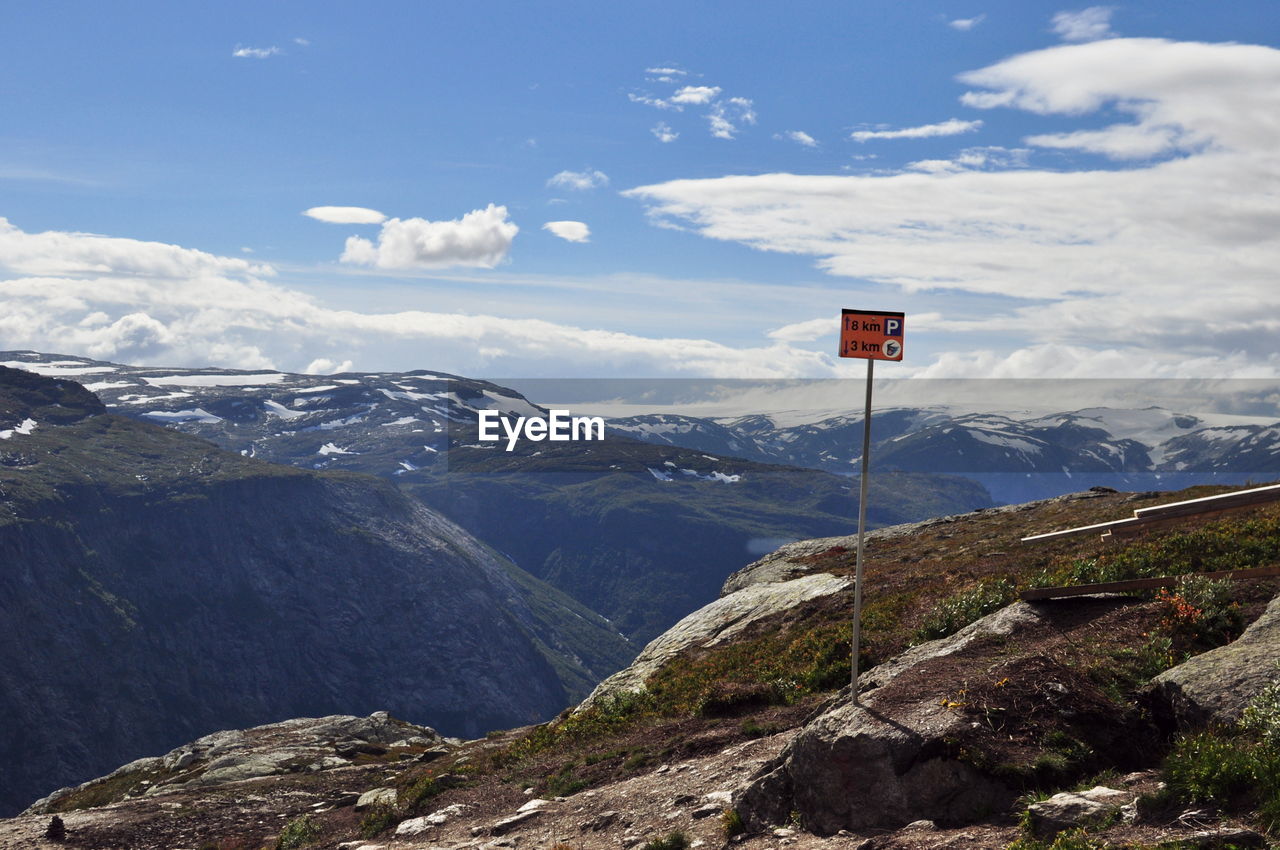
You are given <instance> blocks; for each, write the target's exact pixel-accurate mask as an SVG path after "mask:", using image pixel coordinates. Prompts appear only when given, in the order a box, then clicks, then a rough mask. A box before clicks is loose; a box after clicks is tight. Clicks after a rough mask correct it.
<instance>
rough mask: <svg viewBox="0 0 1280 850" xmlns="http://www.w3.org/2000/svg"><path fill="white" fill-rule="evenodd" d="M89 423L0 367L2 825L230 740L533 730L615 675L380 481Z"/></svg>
mask: <svg viewBox="0 0 1280 850" xmlns="http://www.w3.org/2000/svg"><path fill="white" fill-rule="evenodd" d="M101 411H102V407H101V405H100V403H99V402H98V401H97V399H96V398H94V396H93V395H92V394H90V393H88V392H86V391H84V390H83V389H81V388H79V387H78V386H77V385H76V384H73V383H70V382H60V381H54V380H50V379H45V378H38V377H36V376H32V375H28V374H24V373H19V372H14V371H13V370H7V369H3V370H0V417H2V420H0V716H3V717H5V718H6V721H7V722H6V724H5V730H4V732H3V733H0V764H4V765H5V770H4V771H3V772H0V810H5V811H12V810H15V809H17V808H20V807H21V806H22V805H25V804H28V803H30V802H31V801H32V800H33V799H35V798H36V797H38V796H40V795H41V794H44V793H47V792H48V791H50V790H52V789H53V788H55V787H57V786H59V785H65V784H68V783H70V782H76V781H80V780H83V779H86V778H88V777H90V776H93V775H96V774H100V773H102V772H103V771H104V770H106V769H109V768H110V767H112V766H113V765H116V764H119V763H121V762H123V761H129V760H131V759H134V758H137V757H138V756H141V755H148V754H155V753H158V752H162V751H164V750H166V749H169V748H171V747H173V746H174V745H176V744H179V743H181V742H183V741H187V740H190V739H192V738H195V737H198V736H200V735H204V734H207V733H209V732H212V731H214V730H217V729H222V728H229V727H236V728H243V727H247V726H253V725H257V724H261V723H265V722H270V721H276V720H281V719H283V718H288V717H299V716H320V715H326V714H336V713H369V712H372V711H375V710H380V709H385V710H389V711H391V712H392V713H394V714H395V715H397V716H400V717H404V718H406V719H410V720H414V721H417V722H420V723H426V724H429V725H431V726H434V727H436V728H438V729H440V730H441V731H442V732H443V733H445V734H453V735H475V734H481V733H483V732H484V731H486V730H488V729H491V728H495V727H503V726H511V725H514V724H523V723H528V722H532V721H535V720H539V719H545V718H547V717H549V716H551V715H553V714H555V713H556V712H557V711H559V710H560V709H561V708H563V707H564V706H565V705H566V704H568V703H569V702H571V701H572V700H573V699H574V698H575V697H576V696H581V693H582V692H583V688H584V683H589V682H591V681H593V680H596V679H598V678H599V677H600V676H601V675H605V674H607V673H609V672H612V670H613V669H616V668H617V667H618V666H620V665H621V664H622V663H625V661H626V660H627V658H628V657H629V652H630V649H629V647H628V646H627V644H626V643H625V641H623V640H622V639H621V638H619V637H618V636H617V634H616V633H615V631H614V630H612V629H611V628H610V627H609V624H608V623H607V622H606V621H604V620H603V619H602V618H600V617H598V616H596V615H593V614H591V613H590V612H588V611H586V610H585V609H583V608H582V607H581V606H578V605H576V604H575V603H573V602H571V601H570V600H568V599H567V598H565V597H563V595H561V594H558V593H557V592H556V591H554V590H551V589H550V588H547V587H545V585H541V584H540V583H539V582H537V581H536V580H534V579H532V578H531V577H529V576H527V575H523V574H521V573H519V571H518V570H516V569H515V568H514V567H513V566H512V565H511V564H510V563H509V562H506V561H505V560H504V559H502V558H501V557H500V556H498V555H496V554H495V553H493V552H492V551H491V550H489V549H487V548H486V547H484V546H482V545H481V544H479V543H478V542H477V541H475V540H474V538H472V537H470V536H469V535H467V534H466V533H465V532H463V531H462V530H461V529H459V528H458V527H457V526H454V525H453V524H452V523H450V522H448V521H447V520H444V519H442V518H441V517H440V516H439V515H437V514H435V513H433V512H432V511H431V510H429V509H427V508H425V507H423V506H422V505H420V504H418V503H417V502H415V501H412V500H410V499H407V498H405V497H404V496H402V495H401V494H400V493H399V492H398V491H397V490H396V489H395V488H394V487H392V486H390V485H388V484H386V483H383V482H379V481H377V480H375V479H372V478H368V477H365V476H359V475H353V474H350V473H325V474H317V473H311V472H305V471H302V470H298V469H294V468H290V467H281V466H275V465H272V464H267V463H263V462H259V461H255V460H252V459H249V458H244V457H241V456H239V455H234V454H230V453H227V452H224V451H221V450H219V449H217V448H216V447H214V446H213V445H211V444H208V443H205V442H204V441H202V440H199V439H197V438H193V437H190V436H188V435H184V434H181V433H177V432H174V431H171V430H165V429H163V428H160V427H156V426H152V425H147V424H144V423H140V422H136V421H132V420H127V419H123V418H119V417H115V416H111V415H106V414H103V413H102V412H101ZM6 432H8V435H7V436H5V434H6ZM569 624H572V627H571V629H570V628H566V626H568V625H569Z"/></svg>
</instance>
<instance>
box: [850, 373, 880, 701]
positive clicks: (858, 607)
mask: <svg viewBox="0 0 1280 850" xmlns="http://www.w3.org/2000/svg"><path fill="white" fill-rule="evenodd" d="M875 365H876V361H875V360H873V359H870V358H868V359H867V406H866V410H865V411H864V412H863V414H862V484H861V486H860V489H859V495H858V553H857V556H856V559H855V561H854V568H853V677H852V682H851V684H852V685H853V701H854V702H855V703H856V702H857V701H858V652H859V648H860V644H861V641H862V552H863V548H864V545H865V541H866V528H867V468H868V467H869V466H870V465H871V376H872V371H873V369H874V367H875Z"/></svg>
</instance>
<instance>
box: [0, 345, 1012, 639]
mask: <svg viewBox="0 0 1280 850" xmlns="http://www.w3.org/2000/svg"><path fill="white" fill-rule="evenodd" d="M0 363H4V364H7V365H9V366H13V367H18V368H24V369H29V370H35V371H39V372H42V373H44V374H47V375H51V376H56V377H60V378H65V379H70V380H75V381H79V382H81V383H83V384H84V385H85V386H86V388H87V389H89V390H90V391H92V392H94V393H96V394H97V395H99V396H100V397H101V399H102V400H103V402H104V403H105V405H106V407H107V409H108V410H111V411H112V412H113V413H116V414H119V415H122V416H127V417H130V418H133V419H136V420H139V421H143V422H149V423H153V424H157V425H164V426H165V427H168V428H170V429H172V430H177V431H181V432H184V433H188V434H192V435H194V436H199V437H202V438H204V439H206V440H209V441H211V442H214V443H216V444H217V445H219V446H221V447H223V448H225V449H228V450H230V451H234V452H238V453H240V454H242V455H245V456H248V457H253V458H257V459H261V460H270V461H273V462H277V463H285V464H289V465H292V466H297V467H301V468H305V469H313V470H325V471H334V470H346V471H351V472H360V473H366V474H369V475H374V476H377V477H380V478H383V479H385V480H387V481H390V482H392V483H394V484H396V485H397V486H398V487H399V488H400V489H401V490H402V491H403V492H405V493H407V494H409V495H411V496H413V497H414V498H416V499H417V500H419V501H420V502H421V503H423V504H426V505H428V506H430V507H432V508H434V509H435V510H437V511H439V512H440V513H441V514H443V515H444V516H446V517H448V518H449V519H451V520H453V521H454V522H456V523H458V524H459V525H461V526H462V527H463V528H465V529H466V530H467V531H469V532H471V533H472V534H474V535H475V536H477V537H478V538H480V539H481V540H483V541H484V542H485V543H487V544H489V545H491V546H493V547H494V548H495V549H497V550H499V551H501V552H503V553H504V554H506V555H508V556H510V557H511V558H512V559H513V560H514V561H515V563H516V564H518V565H519V566H520V567H521V568H523V569H524V570H526V571H527V572H529V573H531V574H533V575H534V576H537V577H538V578H541V579H543V580H545V581H547V582H548V583H550V584H552V585H553V586H555V587H557V588H558V589H560V590H561V591H563V592H564V593H566V594H568V595H570V596H572V597H574V598H575V599H577V600H578V601H580V602H582V603H583V604H585V605H587V606H589V607H590V608H592V610H594V611H596V612H597V613H599V614H602V615H604V616H605V617H608V618H609V619H610V620H611V621H613V623H614V624H615V626H616V627H617V628H618V630H619V631H621V632H622V633H623V634H624V635H626V636H627V637H628V638H630V639H632V640H635V641H638V642H639V643H643V642H645V641H648V640H650V639H651V638H653V637H655V636H656V635H657V634H659V633H661V632H662V631H663V630H664V629H666V628H667V627H668V626H670V625H671V624H673V623H674V622H676V621H677V620H678V619H680V618H681V617H683V616H684V615H685V614H687V613H688V612H689V611H692V610H694V609H695V608H697V607H699V606H700V605H703V604H706V603H707V602H709V601H711V600H712V599H714V598H715V597H716V594H717V593H718V591H719V588H720V584H721V582H723V580H724V577H725V576H726V575H728V574H729V573H731V572H733V571H734V570H736V569H738V568H739V567H741V566H742V565H743V564H744V563H747V562H748V561H751V560H752V559H754V558H756V557H758V556H759V555H761V554H763V553H764V552H767V551H770V550H772V549H773V548H775V547H776V546H777V545H779V544H780V543H783V542H787V541H789V540H797V539H804V538H808V537H814V536H822V535H831V534H845V533H849V532H850V531H851V530H852V529H853V527H854V523H855V517H856V504H855V500H854V497H853V495H852V493H851V490H850V481H849V479H848V478H847V477H846V476H841V475H838V474H835V473H833V472H831V471H829V470H822V469H813V468H809V467H806V466H805V465H803V464H789V463H785V462H782V463H780V462H779V461H777V460H756V459H751V458H748V457H743V456H742V454H741V453H739V452H734V451H718V452H710V451H706V450H702V449H699V448H697V447H692V448H690V447H683V446H673V445H655V444H652V443H649V442H645V441H643V440H637V439H633V438H632V436H631V435H630V434H628V433H626V432H625V430H623V429H616V428H613V427H610V428H609V429H608V431H607V433H606V439H605V440H603V441H599V442H593V443H550V442H540V443H533V442H528V441H521V442H520V443H519V444H518V445H517V446H516V448H515V450H514V451H511V452H508V451H506V450H505V443H485V442H481V441H479V440H478V433H477V425H476V423H477V416H478V413H479V412H481V411H486V410H496V411H499V412H500V413H501V414H502V415H503V416H507V417H515V416H540V415H544V414H545V413H546V409H545V408H543V407H541V406H539V405H537V404H535V403H533V402H531V401H530V400H528V399H526V398H525V397H524V396H522V395H521V394H520V393H518V392H516V391H515V390H512V389H509V388H506V387H502V386H498V385H496V384H493V383H489V382H486V381H480V380H474V379H470V378H465V377H459V376H455V375H448V374H443V373H438V372H430V371H425V370H415V371H411V372H379V373H364V372H353V373H349V374H341V375H329V376H317V375H298V374H290V373H283V372H277V371H269V370H267V371H243V370H229V369H215V368H205V369H176V368H175V369H165V368H155V367H139V366H126V365H120V364H113V363H107V362H103V361H96V360H90V359H86V358H80V357H70V356H65V355H56V354H41V353H37V352H26V351H18V352H0ZM868 504H869V511H868V518H869V522H870V523H871V525H872V526H879V525H889V524H894V523H900V522H906V521H912V520H918V519H923V518H925V517H929V516H936V515H938V514H941V513H956V512H962V511H966V510H972V509H974V508H979V507H985V506H988V505H990V504H992V501H991V498H990V496H989V495H988V494H987V492H986V491H985V490H984V489H983V488H982V487H981V486H980V485H977V484H975V483H973V482H971V481H969V480H966V479H965V478H962V477H959V476H950V477H948V476H939V475H935V474H933V473H932V472H931V471H928V470H925V471H918V472H917V471H913V472H910V473H893V474H888V475H884V476H877V477H876V478H875V480H874V481H873V489H872V493H871V498H870V499H869V501H868Z"/></svg>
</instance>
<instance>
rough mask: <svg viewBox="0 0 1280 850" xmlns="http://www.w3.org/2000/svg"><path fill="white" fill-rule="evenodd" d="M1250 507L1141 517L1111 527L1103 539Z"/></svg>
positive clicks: (1232, 507) (1130, 536)
mask: <svg viewBox="0 0 1280 850" xmlns="http://www.w3.org/2000/svg"><path fill="white" fill-rule="evenodd" d="M1247 507H1252V506H1251V505H1235V506H1231V507H1225V508H1214V509H1213V510H1211V511H1200V512H1199V513H1196V514H1188V515H1187V516H1169V517H1154V518H1152V519H1146V518H1143V519H1141V520H1139V521H1138V523H1137V524H1136V525H1132V526H1126V527H1123V528H1113V529H1111V530H1110V531H1107V532H1105V533H1104V534H1103V535H1102V539H1103V540H1104V541H1112V540H1131V539H1133V538H1134V537H1137V536H1138V535H1139V534H1145V533H1146V532H1148V531H1156V530H1158V529H1161V528H1169V527H1172V526H1175V525H1185V524H1186V521H1187V520H1188V519H1189V518H1191V517H1194V518H1195V519H1212V518H1213V517H1217V516H1222V515H1223V514H1228V513H1231V512H1232V511H1238V510H1240V509H1242V508H1247Z"/></svg>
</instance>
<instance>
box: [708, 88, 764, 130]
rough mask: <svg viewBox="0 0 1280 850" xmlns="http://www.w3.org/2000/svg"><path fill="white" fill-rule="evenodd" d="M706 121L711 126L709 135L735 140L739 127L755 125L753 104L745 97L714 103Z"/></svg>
mask: <svg viewBox="0 0 1280 850" xmlns="http://www.w3.org/2000/svg"><path fill="white" fill-rule="evenodd" d="M707 121H708V122H710V124H711V135H712V136H714V137H716V138H717V139H733V138H736V137H737V133H738V131H739V129H741V125H743V124H754V123H756V112H755V108H754V104H753V103H752V102H751V100H749V99H748V98H745V97H731V98H729V99H728V100H722V101H716V102H715V103H713V104H712V105H711V111H710V112H709V113H708V114H707Z"/></svg>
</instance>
